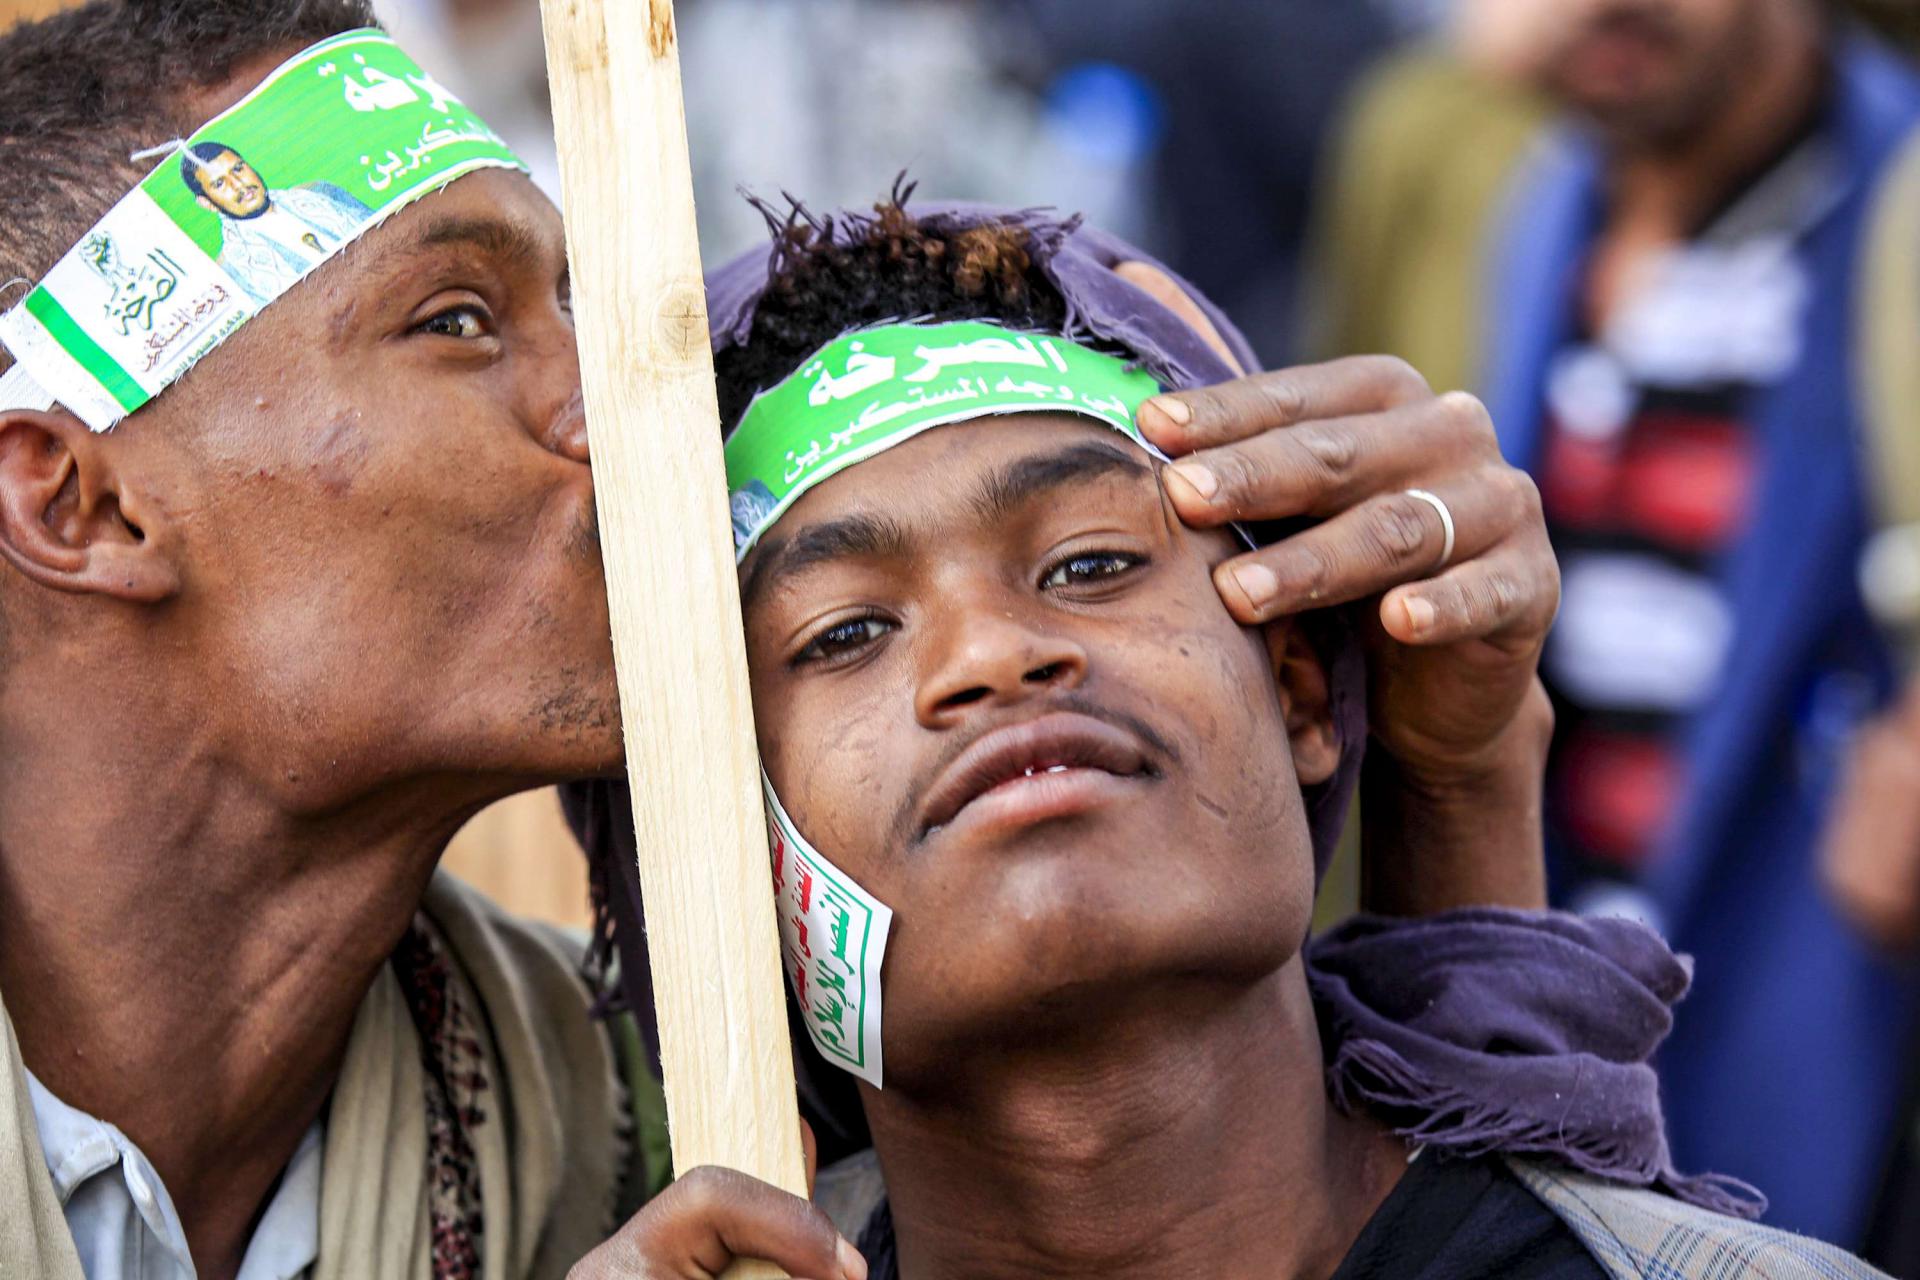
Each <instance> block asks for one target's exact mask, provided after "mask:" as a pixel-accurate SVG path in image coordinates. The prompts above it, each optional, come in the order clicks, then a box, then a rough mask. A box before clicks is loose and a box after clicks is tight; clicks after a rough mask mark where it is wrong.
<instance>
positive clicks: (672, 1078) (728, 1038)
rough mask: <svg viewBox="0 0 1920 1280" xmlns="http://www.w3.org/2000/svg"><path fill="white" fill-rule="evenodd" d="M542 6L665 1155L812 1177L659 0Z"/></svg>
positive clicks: (675, 90)
mask: <svg viewBox="0 0 1920 1280" xmlns="http://www.w3.org/2000/svg"><path fill="white" fill-rule="evenodd" d="M541 16H542V20H543V22H544V25H545V28H546V40H547V74H548V78H549V80H550V82H551V85H552V91H553V114H554V125H555V129H556V132H557V134H558V137H559V143H560V173H561V178H562V182H563V186H564V189H565V193H566V223H567V251H568V254H569V256H570V258H571V261H572V267H573V299H574V302H573V307H574V323H575V325H576V328H577V331H578V334H579V344H580V365H581V369H580V373H581V382H582V384H583V386H584V388H585V393H586V408H587V432H588V438H589V440H590V442H591V445H592V450H593V475H594V486H595V491H596V495H597V497H598V503H599V516H600V534H601V548H602V552H603V555H604V556H605V560H606V575H607V603H608V608H609V611H610V613H611V616H612V623H613V649H614V661H615V666H616V668H617V670H618V674H619V680H620V712H621V716H622V719H623V720H624V722H625V727H626V747H627V773H628V777H629V779H630V781H631V782H632V785H633V807H634V817H635V824H636V826H637V827H638V835H639V845H640V882H641V888H642V890H643V891H644V893H645V895H646V916H647V940H648V948H649V951H650V953H651V957H652V961H653V989H654V1002H655V1006H656V1008H657V1010H658V1012H659V1018H660V1049H661V1056H662V1059H663V1068H664V1072H665V1076H666V1090H667V1116H668V1123H669V1126H670V1128H671V1131H672V1139H673V1159H674V1167H675V1168H677V1169H680V1170H682V1171H685V1170H687V1169H690V1168H692V1167H694V1166H695V1165H700V1164H718V1165H725V1166H728V1167H730V1168H734V1169H739V1170H741V1171H743V1172H746V1173H750V1174H752V1175H754V1176H755V1177H758V1178H762V1179H764V1180H766V1181H768V1182H771V1183H774V1184H775V1185H777V1186H780V1187H784V1188H785V1189H787V1190H789V1191H791V1192H793V1193H794V1194H796V1195H802V1196H804V1195H805V1194H806V1170H805V1163H804V1157H803V1155H802V1153H801V1147H800V1125H799V1116H798V1113H797V1109H796V1102H795V1091H794V1082H793V1059H792V1050H791V1048H790V1046H789V1043H788V1040H787V1021H786V1006H785V1003H784V996H783V994H782V991H781V972H780V951H779V933H778V929H777V926H776V924H775V920H774V903H773V887H772V872H771V868H770V864H769V862H768V857H767V836H766V826H765V823H764V819H763V816H762V814H763V809H762V803H761V798H760V772H759V761H758V756H757V755H756V753H755V750H754V735H753V709H752V706H751V704H750V703H749V701H748V686H747V659H746V645H745V641H744V639H743V637H742V634H741V630H740V595H739V587H738V583H737V581H736V578H735V575H734V562H733V540H732V535H731V525H730V523H729V521H728V515H727V488H726V472H725V467H724V465H723V462H722V457H721V450H720V426H719V418H720V411H719V406H718V402H717V400H716V398H715V393H714V382H713V357H712V352H711V348H710V347H709V345H708V340H707V314H706V294H705V290H704V287H703V285H702V279H701V272H700V251H699V244H698V240H697V238H696V235H695V232H694V215H693V179H692V172H691V169H690V168H689V166H688V162H687V137H686V120H685V109H684V107H683V105H682V102H681V96H680V58H679V51H678V47H677V42H676V33H675V28H674V20H673V3H672V0H542V3H541ZM755 1274H777V1273H775V1272H771V1271H766V1270H757V1271H755Z"/></svg>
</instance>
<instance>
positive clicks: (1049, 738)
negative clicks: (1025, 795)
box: [920, 712, 1153, 836]
mask: <svg viewBox="0 0 1920 1280" xmlns="http://www.w3.org/2000/svg"><path fill="white" fill-rule="evenodd" d="M1088 773H1093V774H1104V775H1108V776H1109V778H1119V779H1130V778H1143V777H1150V776H1152V774H1153V768H1152V763H1151V761H1150V760H1149V759H1148V756H1147V753H1146V751H1145V749H1144V748H1143V747H1142V746H1141V744H1140V742H1139V741H1138V739H1136V738H1135V737H1134V736H1133V735H1132V734H1130V733H1128V732H1126V731H1125V730H1123V729H1119V728H1117V727H1115V726H1113V725H1110V724H1107V723H1106V722H1105V721H1102V720H1096V719H1094V718H1093V717H1092V716H1086V715H1081V714H1078V713H1075V712H1055V713H1052V714H1049V715H1044V716H1041V717H1039V718H1037V719H1034V720H1028V721H1025V722H1024V723H1021V724H1017V725H1009V726H1008V727H1006V728H1004V729H995V730H993V731H992V732H990V733H987V734H985V735H983V736H981V737H980V738H978V739H977V740H975V741H974V742H973V743H972V744H971V745H970V746H968V747H967V749H966V750H965V751H962V752H961V753H960V755H959V756H958V757H956V758H955V759H954V761H953V763H951V764H950V765H948V766H947V767H946V769H945V770H944V771H942V773H941V774H940V776H939V777H938V778H937V779H935V781H934V784H933V787H932V789H931V790H930V791H929V792H928V793H927V798H926V802H925V804H924V805H923V806H922V809H921V817H920V834H921V835H922V836H925V835H929V834H932V833H933V832H935V831H938V830H939V829H940V828H942V827H945V826H947V825H948V824H950V823H952V822H953V821H954V820H955V819H956V818H958V817H960V815H961V814H962V813H963V812H964V811H965V810H966V809H967V808H968V806H970V805H972V804H973V803H974V802H975V801H978V800H980V799H981V798H982V797H985V796H988V795H989V794H991V793H994V792H996V791H997V790H998V789H999V788H1002V787H1006V786H1007V785H1008V784H1010V783H1016V782H1022V781H1025V780H1034V781H1036V782H1039V783H1044V784H1049V785H1051V786H1052V790H1053V791H1054V792H1055V793H1056V794H1057V793H1058V792H1059V791H1060V790H1061V786H1060V785H1059V784H1063V783H1066V782H1068V781H1069V780H1071V779H1073V778H1074V777H1075V776H1076V774H1078V775H1079V776H1080V777H1085V776H1086V775H1087V774H1088ZM1035 789H1036V791H1037V790H1040V788H1035ZM1058 807H1059V806H1057V805H1056V806H1055V808H1058ZM1034 816H1036V817H1040V816H1045V815H1044V814H1040V813H1036V814H1035V815H1034Z"/></svg>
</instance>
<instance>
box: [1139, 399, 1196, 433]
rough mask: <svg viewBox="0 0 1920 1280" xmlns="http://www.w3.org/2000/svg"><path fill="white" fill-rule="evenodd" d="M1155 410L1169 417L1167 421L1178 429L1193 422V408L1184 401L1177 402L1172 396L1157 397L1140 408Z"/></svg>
mask: <svg viewBox="0 0 1920 1280" xmlns="http://www.w3.org/2000/svg"><path fill="white" fill-rule="evenodd" d="M1140 407H1141V408H1143V409H1146V408H1153V409H1157V410H1159V411H1160V412H1161V413H1164V414H1166V415H1167V421H1168V422H1171V423H1172V424H1173V425H1174V426H1176V427H1184V426H1186V425H1187V424H1188V423H1189V422H1192V421H1193V406H1192V405H1189V404H1188V403H1187V402H1186V401H1184V400H1175V399H1174V398H1173V397H1172V396H1155V397H1154V398H1153V399H1151V400H1149V401H1147V402H1146V403H1145V404H1143V405H1141V406H1140Z"/></svg>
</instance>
